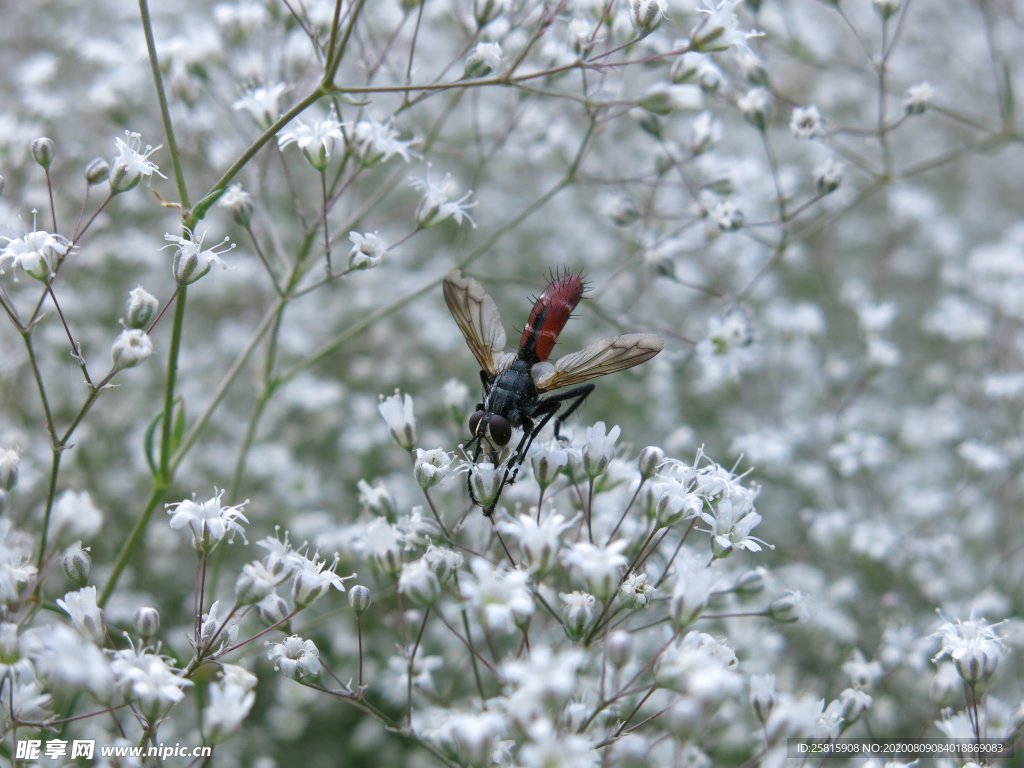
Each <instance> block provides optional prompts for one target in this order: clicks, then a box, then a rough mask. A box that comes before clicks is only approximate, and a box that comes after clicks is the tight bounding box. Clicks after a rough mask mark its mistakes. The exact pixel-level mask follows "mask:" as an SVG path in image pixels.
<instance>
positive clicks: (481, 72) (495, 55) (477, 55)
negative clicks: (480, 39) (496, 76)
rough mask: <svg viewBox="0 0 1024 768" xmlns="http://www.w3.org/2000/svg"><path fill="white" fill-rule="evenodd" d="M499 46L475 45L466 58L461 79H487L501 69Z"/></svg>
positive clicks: (489, 44) (493, 44) (491, 44)
mask: <svg viewBox="0 0 1024 768" xmlns="http://www.w3.org/2000/svg"><path fill="white" fill-rule="evenodd" d="M501 58H502V52H501V46H500V45H499V44H498V43H477V45H476V47H475V48H474V49H473V50H472V51H470V53H469V56H467V57H466V67H465V70H464V72H463V77H466V78H470V79H472V78H477V77H487V75H489V74H491V73H492V72H495V71H497V70H498V68H499V67H501Z"/></svg>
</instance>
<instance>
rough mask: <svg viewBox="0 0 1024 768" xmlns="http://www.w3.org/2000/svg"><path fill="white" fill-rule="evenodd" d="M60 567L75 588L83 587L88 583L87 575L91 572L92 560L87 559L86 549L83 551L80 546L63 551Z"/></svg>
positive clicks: (87, 552)
mask: <svg viewBox="0 0 1024 768" xmlns="http://www.w3.org/2000/svg"><path fill="white" fill-rule="evenodd" d="M60 565H61V568H62V569H63V570H64V575H65V576H66V577H67V579H68V581H70V582H71V583H72V584H74V585H75V586H76V587H84V586H85V585H86V583H87V582H88V581H89V574H90V573H91V572H92V558H91V557H89V550H88V548H86V549H83V548H82V546H81V544H76V545H74V546H72V547H68V548H67V549H66V550H64V555H63V557H61V561H60Z"/></svg>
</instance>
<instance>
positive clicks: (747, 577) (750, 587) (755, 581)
mask: <svg viewBox="0 0 1024 768" xmlns="http://www.w3.org/2000/svg"><path fill="white" fill-rule="evenodd" d="M767 578H768V572H767V571H766V570H765V569H764V568H761V567H758V568H752V569H751V570H749V571H744V572H743V573H741V574H740V575H739V576H737V577H736V581H734V582H733V585H732V588H733V589H734V590H735V591H736V593H737V594H740V595H756V594H757V593H759V592H763V591H764V588H765V582H766V580H767Z"/></svg>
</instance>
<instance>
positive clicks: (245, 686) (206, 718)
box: [203, 664, 257, 744]
mask: <svg viewBox="0 0 1024 768" xmlns="http://www.w3.org/2000/svg"><path fill="white" fill-rule="evenodd" d="M223 673H224V674H223V676H222V677H221V678H220V679H219V680H217V681H216V682H214V683H213V684H211V685H210V686H209V688H207V694H206V695H207V697H208V699H207V703H206V706H205V707H204V708H203V733H204V735H205V736H206V738H207V739H208V740H209V741H210V742H211V743H214V744H216V743H217V742H220V741H223V740H224V738H225V737H227V736H228V735H230V734H232V733H234V732H235V731H236V730H238V726H240V725H241V724H242V721H243V720H245V718H246V716H247V715H248V714H249V711H250V710H251V709H252V705H253V704H254V703H255V701H256V691H255V688H256V682H257V680H256V676H255V675H254V674H252V673H251V672H249V671H248V670H246V669H244V668H243V667H239V666H237V665H235V664H225V665H224V669H223Z"/></svg>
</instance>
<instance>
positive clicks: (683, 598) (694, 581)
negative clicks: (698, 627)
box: [669, 554, 716, 630]
mask: <svg viewBox="0 0 1024 768" xmlns="http://www.w3.org/2000/svg"><path fill="white" fill-rule="evenodd" d="M677 568H678V570H677V571H676V583H675V587H674V588H673V590H672V600H671V602H670V603H669V615H670V616H671V617H672V623H673V624H674V625H675V627H676V628H677V629H679V630H683V629H685V628H686V627H688V626H690V625H691V624H692V623H693V622H695V621H696V620H697V618H698V617H699V616H700V615H701V613H703V611H704V609H705V608H706V607H707V604H708V600H709V599H710V598H711V593H712V591H714V588H715V581H716V579H715V576H714V574H713V573H712V572H711V568H710V567H708V566H707V564H705V563H700V562H698V561H697V558H696V557H695V556H693V555H687V554H680V560H679V563H678V566H677Z"/></svg>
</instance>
